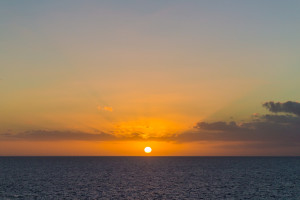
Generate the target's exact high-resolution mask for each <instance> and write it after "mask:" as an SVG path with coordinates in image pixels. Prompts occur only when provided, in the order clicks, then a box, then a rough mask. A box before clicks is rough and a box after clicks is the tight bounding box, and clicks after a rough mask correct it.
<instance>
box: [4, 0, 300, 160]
mask: <svg viewBox="0 0 300 200" xmlns="http://www.w3.org/2000/svg"><path fill="white" fill-rule="evenodd" d="M299 24H300V2H299V1H297V0H288V1H279V0H252V1H237V0H228V1H221V0H213V1H198V0H186V1H181V0H151V1H149V0H148V1H146V0H127V1H123V0H113V1H110V0H106V1H104V0H103V1H91V0H87V1H76V0H72V1H71V0H69V1H68V0H67V1H59V0H54V1H37V0H28V1H22V2H20V1H16V0H11V1H1V2H0V30H1V31H0V44H1V45H0V155H3V156H10V155H14V156H15V155H17V156H23V155H30V156H31V155H42V156H43V155H44V156H52V155H54V156H56V155H59V156H85V155H87V156H143V155H145V153H144V151H143V149H144V148H145V147H146V146H151V147H152V149H153V151H152V153H151V155H154V156H239V155H245V156H249V155H258V156H266V155H272V156H274V155H300V148H299V145H300V103H299V102H298V100H299V99H300V93H299V85H300V79H299V74H300V65H299V64H300V57H299V53H300V38H299V35H300V26H299Z"/></svg>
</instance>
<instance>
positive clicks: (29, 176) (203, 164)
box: [0, 156, 300, 200]
mask: <svg viewBox="0 0 300 200" xmlns="http://www.w3.org/2000/svg"><path fill="white" fill-rule="evenodd" d="M0 199H284V200H286V199H300V157H151V156H148V157H0Z"/></svg>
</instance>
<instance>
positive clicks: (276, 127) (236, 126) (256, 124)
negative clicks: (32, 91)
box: [0, 101, 300, 151]
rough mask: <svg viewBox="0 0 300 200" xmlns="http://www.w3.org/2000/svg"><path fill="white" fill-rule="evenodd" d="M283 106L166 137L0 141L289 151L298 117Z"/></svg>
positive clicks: (296, 138) (82, 135) (297, 136)
mask: <svg viewBox="0 0 300 200" xmlns="http://www.w3.org/2000/svg"><path fill="white" fill-rule="evenodd" d="M289 102H291V101H289ZM286 103H287V102H286ZM286 103H280V102H278V103H274V102H273V103H270V102H267V103H264V104H263V106H264V107H266V108H267V109H268V110H270V111H271V112H272V113H271V114H265V115H263V114H259V115H258V114H255V117H254V118H253V115H251V116H250V118H249V119H250V120H249V121H247V122H244V121H243V122H242V123H240V122H238V121H231V122H226V121H215V122H204V121H202V122H198V123H197V124H196V125H195V126H194V127H193V128H192V129H190V130H186V131H184V132H181V133H176V134H173V135H166V136H157V137H156V136H155V137H153V136H149V137H145V134H144V133H142V132H132V133H127V135H123V136H121V135H118V134H116V133H115V134H113V133H111V134H110V133H105V132H98V133H89V132H80V131H62V130H61V131H60V130H31V131H25V132H22V133H11V132H8V133H6V134H0V139H2V140H30V141H60V140H83V141H168V142H178V143H185V142H199V141H201V142H225V143H230V142H242V143H247V144H253V145H254V146H253V148H256V147H258V146H264V145H265V146H266V147H268V148H271V147H272V148H274V149H276V148H277V147H279V146H280V148H283V147H286V148H289V147H291V146H299V145H300V116H299V115H297V114H296V110H297V106H292V108H291V107H290V106H287V105H289V104H292V105H298V103H296V102H291V103H288V104H286ZM278 105H279V106H278ZM277 107H279V108H280V109H279V108H277ZM274 110H276V111H277V110H280V111H282V110H285V111H289V112H286V113H285V114H277V113H276V112H275V111H274ZM274 112H275V114H274ZM255 145H256V146H255ZM299 151H300V148H299Z"/></svg>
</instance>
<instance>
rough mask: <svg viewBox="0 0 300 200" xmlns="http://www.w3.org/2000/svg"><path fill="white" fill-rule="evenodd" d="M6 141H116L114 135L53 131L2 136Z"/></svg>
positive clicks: (34, 131)
mask: <svg viewBox="0 0 300 200" xmlns="http://www.w3.org/2000/svg"><path fill="white" fill-rule="evenodd" d="M1 136H2V139H4V140H30V141H60V140H84V141H110V140H116V139H117V138H116V137H115V136H114V135H111V134H107V133H98V134H92V133H85V132H79V131H77V132H76V131H55V130H54V131H51V130H31V131H25V132H21V133H14V134H13V133H10V134H2V135H1Z"/></svg>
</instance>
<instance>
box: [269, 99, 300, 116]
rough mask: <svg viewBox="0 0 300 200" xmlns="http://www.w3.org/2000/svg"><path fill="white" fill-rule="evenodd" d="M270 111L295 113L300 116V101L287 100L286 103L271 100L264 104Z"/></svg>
mask: <svg viewBox="0 0 300 200" xmlns="http://www.w3.org/2000/svg"><path fill="white" fill-rule="evenodd" d="M263 106H264V107H265V108H267V109H268V110H269V111H270V112H274V113H278V112H285V113H293V114H295V115H298V116H300V103H298V102H294V101H287V102H285V103H280V102H276V103H275V102H274V101H269V102H266V103H264V104H263Z"/></svg>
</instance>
